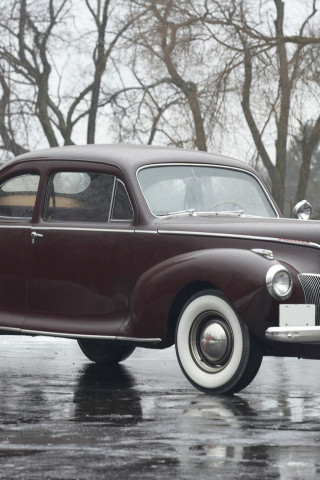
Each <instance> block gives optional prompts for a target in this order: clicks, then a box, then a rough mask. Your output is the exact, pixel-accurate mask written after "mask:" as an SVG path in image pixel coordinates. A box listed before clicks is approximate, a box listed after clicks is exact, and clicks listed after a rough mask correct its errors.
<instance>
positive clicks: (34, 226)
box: [32, 224, 134, 233]
mask: <svg viewBox="0 0 320 480" xmlns="http://www.w3.org/2000/svg"><path fill="white" fill-rule="evenodd" d="M32 228H34V229H36V230H61V231H72V232H114V233H134V230H133V229H132V230H129V229H121V228H87V227H54V226H49V225H48V226H45V227H44V226H38V225H36V224H34V225H33V226H32Z"/></svg>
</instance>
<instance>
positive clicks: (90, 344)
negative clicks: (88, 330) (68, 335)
mask: <svg viewBox="0 0 320 480" xmlns="http://www.w3.org/2000/svg"><path fill="white" fill-rule="evenodd" d="M78 344H79V347H80V348H81V350H82V352H83V353H84V354H85V356H86V357H87V358H89V360H91V361H92V362H95V363H98V364H104V365H115V364H117V363H119V362H121V361H122V360H125V359H126V358H128V357H129V356H130V355H131V354H132V352H133V351H134V349H135V347H133V346H131V345H116V344H114V343H110V342H109V341H107V340H92V339H78Z"/></svg>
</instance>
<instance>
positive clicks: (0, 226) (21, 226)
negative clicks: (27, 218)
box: [0, 224, 33, 230]
mask: <svg viewBox="0 0 320 480" xmlns="http://www.w3.org/2000/svg"><path fill="white" fill-rule="evenodd" d="M0 228H15V229H19V228H22V229H29V230H31V229H32V228H33V226H32V225H31V224H30V225H0Z"/></svg>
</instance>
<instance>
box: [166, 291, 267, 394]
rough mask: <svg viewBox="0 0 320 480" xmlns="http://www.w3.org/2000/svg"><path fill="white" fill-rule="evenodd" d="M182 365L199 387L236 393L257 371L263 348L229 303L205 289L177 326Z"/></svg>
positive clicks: (177, 347)
mask: <svg viewBox="0 0 320 480" xmlns="http://www.w3.org/2000/svg"><path fill="white" fill-rule="evenodd" d="M176 352H177V357H178V361H179V363H180V366H181V369H182V371H183V373H184V374H185V376H186V377H187V378H188V380H189V381H190V382H191V383H192V384H193V385H194V386H195V387H196V388H198V389H199V390H201V391H203V392H206V393H209V394H219V393H235V392H238V391H240V390H242V389H243V388H245V387H246V386H247V385H248V384H249V383H250V382H251V381H252V380H253V378H254V377H255V376H256V374H257V373H258V370H259V367H260V365H261V361H262V358H263V351H262V348H261V346H260V344H259V343H258V341H257V340H256V339H255V338H254V337H253V336H252V335H251V334H250V332H249V330H248V328H247V326H246V325H245V324H244V323H243V322H242V321H241V320H240V319H239V318H238V316H237V314H236V312H235V311H234V309H233V307H232V306H231V305H230V303H229V302H228V301H227V300H226V299H225V298H224V297H223V296H222V295H221V294H219V293H217V292H215V291H212V290H206V291H202V292H200V293H198V294H197V295H195V296H194V297H192V298H191V299H190V301H189V302H188V303H187V304H186V306H185V307H184V309H183V311H182V313H181V315H180V318H179V321H178V324H177V330H176Z"/></svg>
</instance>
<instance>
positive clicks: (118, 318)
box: [23, 164, 134, 337]
mask: <svg viewBox="0 0 320 480" xmlns="http://www.w3.org/2000/svg"><path fill="white" fill-rule="evenodd" d="M132 223H133V210H132V207H131V203H130V200H129V196H128V194H127V191H126V188H125V187H124V184H123V183H122V182H121V181H120V180H119V178H118V176H117V175H116V172H115V169H112V167H110V168H108V167H101V165H95V164H90V165H88V164H83V165H82V166H81V168H79V167H77V168H75V167H74V168H72V167H71V168H70V167H69V168H66V167H65V168H62V167H60V168H59V169H53V171H51V172H50V174H49V176H48V186H47V194H46V197H45V201H44V206H43V211H42V214H41V218H40V219H39V221H38V222H37V224H34V225H33V227H34V235H35V238H34V245H33V248H32V268H31V276H30V278H29V279H28V286H27V315H26V319H25V322H24V324H23V332H30V331H36V332H44V333H53V334H57V335H64V336H69V335H70V336H81V335H84V336H111V337H112V336H115V335H116V333H117V332H118V330H119V328H120V327H121V325H122V323H123V322H124V321H125V319H126V315H127V312H128V297H129V289H130V275H131V272H130V266H131V248H132V242H133V234H134V228H133V224H132Z"/></svg>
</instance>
